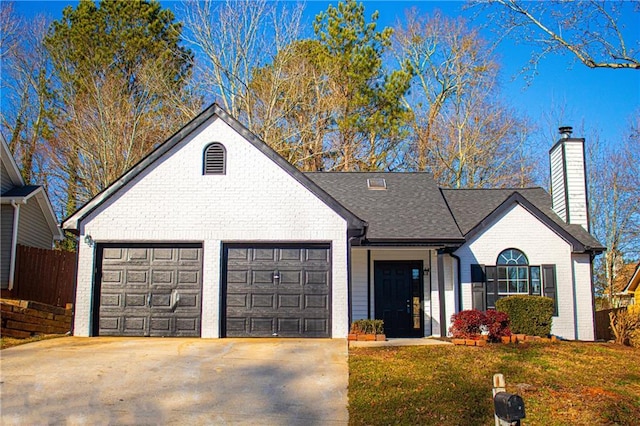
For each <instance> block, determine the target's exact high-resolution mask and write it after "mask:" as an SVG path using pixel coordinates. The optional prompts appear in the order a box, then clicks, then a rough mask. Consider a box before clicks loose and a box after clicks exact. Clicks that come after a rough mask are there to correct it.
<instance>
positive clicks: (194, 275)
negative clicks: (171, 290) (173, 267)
mask: <svg viewBox="0 0 640 426" xmlns="http://www.w3.org/2000/svg"><path fill="white" fill-rule="evenodd" d="M201 282H202V279H201V272H200V270H193V271H189V270H186V271H185V270H180V271H178V283H177V284H178V285H179V286H180V287H181V288H183V287H184V288H189V287H197V288H200V283H201Z"/></svg>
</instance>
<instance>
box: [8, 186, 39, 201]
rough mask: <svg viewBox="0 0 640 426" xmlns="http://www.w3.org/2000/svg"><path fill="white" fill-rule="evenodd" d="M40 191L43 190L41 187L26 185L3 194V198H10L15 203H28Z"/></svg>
mask: <svg viewBox="0 0 640 426" xmlns="http://www.w3.org/2000/svg"><path fill="white" fill-rule="evenodd" d="M38 189H42V187H41V186H39V185H25V186H17V187H15V188H11V189H10V190H8V191H7V192H5V193H4V194H2V198H8V199H9V198H10V199H13V200H14V201H22V200H24V201H26V200H28V199H29V198H31V197H32V196H33V195H35V192H36V191H37V190H38Z"/></svg>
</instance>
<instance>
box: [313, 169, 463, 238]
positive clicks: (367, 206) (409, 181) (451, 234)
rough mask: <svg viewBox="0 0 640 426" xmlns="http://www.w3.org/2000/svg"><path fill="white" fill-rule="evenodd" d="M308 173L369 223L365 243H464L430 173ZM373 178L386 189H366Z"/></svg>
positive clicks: (335, 197)
mask: <svg viewBox="0 0 640 426" xmlns="http://www.w3.org/2000/svg"><path fill="white" fill-rule="evenodd" d="M305 175H306V176H307V177H309V178H310V179H311V180H312V181H313V182H315V183H316V184H317V185H318V186H320V187H321V188H322V189H324V190H325V191H326V192H328V193H329V194H330V195H331V196H332V197H333V198H334V199H336V200H337V201H338V202H339V203H340V204H342V205H344V206H345V207H346V208H347V209H349V211H351V212H353V213H354V214H355V215H357V216H358V217H359V218H361V219H363V220H365V221H367V222H368V224H369V228H368V230H367V239H368V240H369V241H370V242H371V243H375V242H398V243H401V242H406V243H409V242H411V241H414V242H420V243H434V244H437V243H439V242H440V243H442V242H451V243H454V242H458V243H462V242H463V238H462V235H461V234H460V231H459V229H458V227H457V226H456V224H455V221H454V220H453V217H452V216H451V214H450V213H449V210H448V208H447V205H446V203H445V202H444V199H443V197H442V194H441V193H440V190H439V189H438V187H437V185H436V183H435V181H434V180H433V177H432V176H431V175H430V174H427V173H367V172H357V173H356V172H354V173H344V172H335V173H327V172H319V173H305ZM369 178H384V179H385V180H386V184H387V189H386V190H370V189H368V188H367V179H369Z"/></svg>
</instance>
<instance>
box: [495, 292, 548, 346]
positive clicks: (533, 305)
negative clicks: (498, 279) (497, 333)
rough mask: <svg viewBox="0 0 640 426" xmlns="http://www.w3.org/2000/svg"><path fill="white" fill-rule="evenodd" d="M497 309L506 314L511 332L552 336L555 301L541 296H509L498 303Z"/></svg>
mask: <svg viewBox="0 0 640 426" xmlns="http://www.w3.org/2000/svg"><path fill="white" fill-rule="evenodd" d="M496 309H497V310H498V311H501V312H506V313H507V314H508V315H509V319H510V320H511V332H512V333H514V334H527V335H529V336H540V337H546V336H548V335H550V334H551V323H552V317H553V311H554V301H553V299H551V298H548V297H541V296H526V295H521V296H509V297H505V298H502V299H499V300H498V301H497V302H496Z"/></svg>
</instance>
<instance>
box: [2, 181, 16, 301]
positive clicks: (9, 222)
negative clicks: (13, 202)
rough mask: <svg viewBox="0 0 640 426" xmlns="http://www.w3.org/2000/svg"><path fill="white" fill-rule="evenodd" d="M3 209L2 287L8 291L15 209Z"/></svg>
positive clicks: (6, 207)
mask: <svg viewBox="0 0 640 426" xmlns="http://www.w3.org/2000/svg"><path fill="white" fill-rule="evenodd" d="M3 176H4V175H3ZM3 179H4V178H3ZM1 207H2V211H1V216H0V287H1V288H4V289H6V288H8V286H9V263H10V260H11V233H12V229H13V207H12V206H10V205H8V204H2V206H1Z"/></svg>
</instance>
